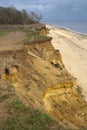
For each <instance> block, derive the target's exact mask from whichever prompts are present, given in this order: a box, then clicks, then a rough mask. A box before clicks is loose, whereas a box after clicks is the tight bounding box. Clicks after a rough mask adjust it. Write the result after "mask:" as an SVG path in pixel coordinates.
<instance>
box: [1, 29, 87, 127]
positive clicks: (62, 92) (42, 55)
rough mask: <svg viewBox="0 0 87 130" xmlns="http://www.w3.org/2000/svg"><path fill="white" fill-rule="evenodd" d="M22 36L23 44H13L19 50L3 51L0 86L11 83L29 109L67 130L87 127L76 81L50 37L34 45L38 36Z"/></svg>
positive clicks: (82, 102) (86, 117) (85, 112)
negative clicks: (68, 129) (45, 113)
mask: <svg viewBox="0 0 87 130" xmlns="http://www.w3.org/2000/svg"><path fill="white" fill-rule="evenodd" d="M40 31H41V30H40ZM42 32H43V31H42ZM44 32H45V30H44ZM14 33H17V32H13V34H14ZM18 33H19V32H18ZM21 34H22V35H23V37H21V38H24V41H23V39H22V40H21V41H19V44H18V43H17V42H16V44H15V42H14V41H13V43H12V44H11V46H12V47H13V45H14V47H15V45H19V47H18V46H16V47H17V49H12V48H10V50H9V48H6V49H3V50H0V61H1V64H0V75H1V79H0V84H1V85H3V81H5V84H6V83H7V85H8V83H9V84H10V85H12V86H13V87H14V91H15V93H16V94H17V96H18V97H19V98H20V99H21V100H22V101H23V102H24V104H26V106H29V107H31V108H34V109H39V110H40V111H42V112H48V113H49V114H50V115H51V116H52V117H53V118H54V119H56V120H57V121H59V122H60V123H62V124H63V125H64V126H66V127H69V128H73V129H76V128H77V129H78V128H85V127H87V123H86V122H87V104H86V102H85V101H84V99H83V97H82V95H81V94H79V90H78V86H77V83H76V78H74V77H73V76H72V75H71V74H70V73H69V72H68V71H67V70H66V69H65V67H64V64H63V62H62V56H61V54H60V51H59V50H55V49H54V47H53V46H52V44H51V38H46V39H40V40H36V42H35V40H34V38H35V37H32V38H31V37H29V39H27V40H26V37H27V36H26V35H25V32H22V33H21ZM43 34H45V33H43ZM46 34H47V30H46ZM7 35H8V34H7ZM30 35H31V34H29V36H30ZM13 36H14V35H13ZM17 36H18V35H17ZM35 36H36V34H35ZM40 36H41V35H40ZM5 37H7V36H3V37H1V38H0V39H1V40H2V38H5ZM42 37H43V36H41V37H40V38H42ZM44 38H45V37H44ZM11 39H12V37H11ZM14 39H15V38H14ZM4 40H5V39H4ZM7 40H9V39H7ZM39 41H40V42H39ZM7 43H9V42H6V43H5V44H7ZM21 43H23V44H22V45H21ZM31 43H32V44H31ZM0 44H2V43H0ZM9 44H10V43H9ZM7 46H8V45H7ZM3 47H4V45H3ZM3 86H4V85H3ZM4 114H5V116H6V118H7V117H8V115H6V113H4ZM2 115H3V114H2Z"/></svg>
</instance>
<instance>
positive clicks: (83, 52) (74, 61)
mask: <svg viewBox="0 0 87 130" xmlns="http://www.w3.org/2000/svg"><path fill="white" fill-rule="evenodd" d="M46 27H47V28H48V29H50V31H49V36H51V37H52V38H53V40H52V44H53V46H54V48H55V49H59V50H60V53H61V55H62V59H63V63H64V65H65V68H66V69H67V70H68V72H69V73H71V74H72V75H73V76H74V77H76V78H77V84H78V85H79V86H80V87H81V88H82V90H83V95H84V96H85V99H86V101H87V88H86V86H87V85H86V84H87V79H86V77H87V35H83V34H78V33H76V32H72V31H71V30H67V29H66V28H58V27H55V26H50V25H46Z"/></svg>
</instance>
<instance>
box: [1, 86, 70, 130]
mask: <svg viewBox="0 0 87 130" xmlns="http://www.w3.org/2000/svg"><path fill="white" fill-rule="evenodd" d="M10 87H11V89H10V91H9V88H10ZM0 88H2V87H1V86H0ZM0 90H1V91H2V93H3V95H4V96H1V97H0V100H2V101H3V109H5V113H3V114H4V115H5V119H4V118H1V117H0V130H20V129H21V130H68V129H65V128H64V127H63V126H62V125H60V124H59V123H58V122H56V121H55V120H53V119H52V118H51V117H50V116H49V115H48V114H46V113H42V112H40V111H39V110H35V109H33V108H31V107H27V106H25V105H24V103H23V102H22V101H20V100H19V98H18V96H17V95H16V94H15V92H14V91H13V89H12V85H11V86H8V85H7V87H6V86H5V88H4V89H0ZM2 97H3V98H2Z"/></svg>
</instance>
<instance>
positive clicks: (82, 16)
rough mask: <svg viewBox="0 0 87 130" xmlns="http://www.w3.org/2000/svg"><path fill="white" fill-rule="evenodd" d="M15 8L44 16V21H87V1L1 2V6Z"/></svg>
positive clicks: (4, 0) (22, 0)
mask: <svg viewBox="0 0 87 130" xmlns="http://www.w3.org/2000/svg"><path fill="white" fill-rule="evenodd" d="M12 5H13V6H15V7H16V8H17V9H19V10H22V9H26V10H27V11H28V12H30V11H34V12H36V13H38V14H42V15H43V19H42V21H46V22H52V21H87V0H0V6H1V7H2V6H3V7H8V6H12Z"/></svg>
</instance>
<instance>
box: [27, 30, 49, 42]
mask: <svg viewBox="0 0 87 130" xmlns="http://www.w3.org/2000/svg"><path fill="white" fill-rule="evenodd" d="M27 37H28V40H29V41H30V42H33V41H34V42H35V41H36V42H38V41H47V40H50V39H51V37H48V36H43V35H39V34H38V32H36V31H35V30H28V31H27Z"/></svg>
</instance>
